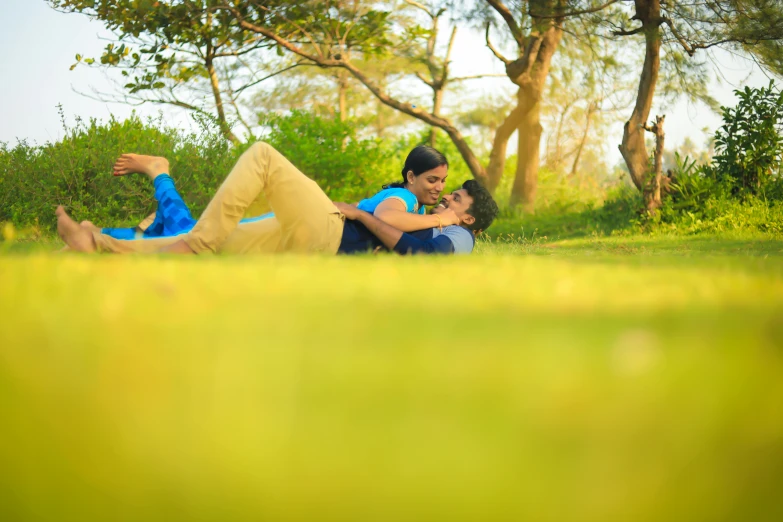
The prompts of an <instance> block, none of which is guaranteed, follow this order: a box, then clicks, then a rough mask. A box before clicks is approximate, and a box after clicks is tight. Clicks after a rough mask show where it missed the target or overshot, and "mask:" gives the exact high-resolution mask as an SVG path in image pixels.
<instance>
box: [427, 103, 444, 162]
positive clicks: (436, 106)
mask: <svg viewBox="0 0 783 522" xmlns="http://www.w3.org/2000/svg"><path fill="white" fill-rule="evenodd" d="M442 106H443V89H436V90H435V92H434V93H433V95H432V114H434V115H435V116H440V109H441V107H442ZM437 139H438V129H437V127H430V136H429V140H428V141H429V144H430V147H433V148H434V147H435V143H436V141H437Z"/></svg>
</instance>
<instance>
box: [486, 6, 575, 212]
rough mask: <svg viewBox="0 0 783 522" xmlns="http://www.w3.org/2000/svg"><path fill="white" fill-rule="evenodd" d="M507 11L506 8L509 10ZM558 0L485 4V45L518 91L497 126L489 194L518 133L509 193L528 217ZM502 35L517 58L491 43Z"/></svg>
mask: <svg viewBox="0 0 783 522" xmlns="http://www.w3.org/2000/svg"><path fill="white" fill-rule="evenodd" d="M509 6H511V7H509ZM561 6H562V2H561V1H560V0H531V1H521V2H515V3H513V4H512V3H509V4H508V5H507V4H506V3H504V2H502V1H501V0H486V7H487V9H485V12H489V13H492V15H493V16H491V17H487V22H486V29H485V33H486V42H487V46H488V47H489V48H490V50H491V51H492V53H493V54H494V55H495V56H496V57H497V58H498V60H500V61H502V62H503V64H504V66H505V70H506V75H507V76H508V78H509V80H511V82H513V83H514V84H515V85H516V86H517V87H518V89H517V94H516V98H517V99H516V107H515V108H514V109H513V110H512V111H511V112H510V113H509V114H508V115H507V116H506V119H505V120H504V121H503V123H502V124H501V125H500V127H498V130H497V132H496V134H495V140H494V143H493V146H492V153H491V154H490V158H489V166H488V168H487V178H488V185H489V188H490V190H493V191H494V189H495V188H496V187H497V186H498V184H499V183H500V178H501V176H502V175H503V170H504V168H505V163H506V155H507V144H508V140H509V139H510V138H511V135H512V134H513V133H514V131H518V133H517V169H516V175H515V177H514V184H513V186H512V189H511V199H510V203H511V205H517V204H521V205H522V208H523V209H524V210H526V211H528V212H532V211H533V210H534V206H535V198H536V188H537V185H538V167H539V163H540V150H541V136H542V133H543V127H542V126H541V102H542V98H543V96H544V90H545V85H546V80H547V77H548V75H549V69H550V67H551V65H552V57H553V56H554V55H555V52H556V51H557V48H558V46H559V45H560V40H561V39H562V38H563V23H564V17H563V16H560V15H559V14H557V13H556V12H555V9H557V8H558V7H561ZM493 28H495V29H496V30H502V31H503V32H504V33H505V34H506V36H507V37H510V38H508V39H510V40H511V41H512V42H513V45H514V47H515V53H516V55H517V56H516V57H515V58H513V59H511V58H507V57H506V56H505V55H504V54H503V53H502V52H501V51H499V50H498V49H497V48H496V47H495V46H494V45H493V44H492V41H491V30H492V29H493Z"/></svg>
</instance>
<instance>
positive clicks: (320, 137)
mask: <svg viewBox="0 0 783 522" xmlns="http://www.w3.org/2000/svg"><path fill="white" fill-rule="evenodd" d="M264 124H265V125H266V126H267V127H268V129H269V130H268V134H267V136H266V137H265V138H264V139H265V140H266V141H267V142H268V143H269V144H270V145H272V146H273V147H275V148H276V149H277V150H279V151H280V152H281V153H282V154H283V155H284V156H285V157H287V158H288V159H289V160H290V161H291V163H293V164H294V165H295V166H296V167H297V168H298V169H299V170H301V171H302V172H304V173H305V174H306V175H307V176H309V177H311V178H313V179H314V180H315V181H316V182H317V183H318V184H319V185H320V187H321V188H322V189H323V190H324V192H326V194H327V195H328V196H329V197H330V198H332V200H334V201H350V202H353V201H358V200H360V199H362V198H364V197H367V196H370V195H372V194H374V193H375V192H377V191H378V190H380V188H381V184H383V183H384V182H387V181H389V180H391V178H393V177H394V172H395V171H396V170H397V168H396V165H394V164H393V162H392V161H390V160H391V155H390V153H389V151H387V150H385V149H384V147H383V146H382V143H381V141H380V140H371V139H360V138H358V137H357V129H356V126H355V124H354V123H353V122H351V121H345V122H341V121H339V120H337V119H333V118H323V117H321V116H318V115H316V114H313V113H310V112H305V111H299V110H294V111H291V112H290V113H289V114H286V115H271V116H268V117H267V118H266V120H265V121H264ZM395 179H396V178H395Z"/></svg>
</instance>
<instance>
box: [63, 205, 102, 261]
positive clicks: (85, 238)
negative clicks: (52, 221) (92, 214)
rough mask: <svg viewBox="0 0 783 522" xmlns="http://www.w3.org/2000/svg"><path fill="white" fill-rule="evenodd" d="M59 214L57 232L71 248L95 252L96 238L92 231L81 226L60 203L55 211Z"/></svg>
mask: <svg viewBox="0 0 783 522" xmlns="http://www.w3.org/2000/svg"><path fill="white" fill-rule="evenodd" d="M54 213H55V215H57V233H58V234H60V237H61V238H62V240H63V241H65V244H66V245H68V246H69V247H70V248H71V250H75V251H76V252H95V240H94V239H93V238H92V232H90V231H88V230H87V229H85V228H82V227H81V226H79V223H77V222H76V221H74V220H73V219H71V216H69V215H68V214H67V213H66V212H65V209H64V208H63V207H62V205H60V206H59V207H57V210H56V211H55V212H54Z"/></svg>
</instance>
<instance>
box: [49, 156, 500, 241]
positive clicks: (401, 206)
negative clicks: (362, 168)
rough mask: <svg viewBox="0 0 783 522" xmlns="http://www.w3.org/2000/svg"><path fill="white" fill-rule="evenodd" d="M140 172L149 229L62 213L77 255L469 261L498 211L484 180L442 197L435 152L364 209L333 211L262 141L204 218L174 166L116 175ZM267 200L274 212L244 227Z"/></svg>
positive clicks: (444, 168)
mask: <svg viewBox="0 0 783 522" xmlns="http://www.w3.org/2000/svg"><path fill="white" fill-rule="evenodd" d="M131 173H143V174H147V175H148V176H149V177H150V178H152V180H153V183H154V185H155V197H156V199H157V200H158V209H157V212H156V214H155V217H154V220H152V222H151V223H149V220H146V221H148V223H147V224H145V223H142V224H141V225H140V227H141V228H143V229H144V230H143V231H141V230H140V229H138V228H137V229H113V228H103V229H101V228H98V227H96V226H94V225H93V224H92V223H89V222H86V221H84V222H82V223H81V224H79V223H76V222H75V221H74V220H73V219H71V217H70V216H68V214H67V213H66V212H65V210H64V209H63V207H62V206H60V207H58V208H57V231H58V233H59V234H60V237H61V238H62V239H63V240H64V241H65V243H66V244H67V245H68V247H69V248H70V249H71V250H76V251H79V252H96V251H97V252H114V253H134V252H136V253H155V252H158V253H177V254H201V253H204V252H221V253H272V252H301V253H304V252H307V253H314V252H322V253H327V254H335V253H338V252H339V253H356V252H368V251H373V250H377V249H379V248H380V249H388V250H392V251H395V252H398V253H400V254H408V253H428V254H432V253H443V254H451V253H460V254H462V253H470V252H471V251H472V250H473V246H474V243H475V235H476V234H477V233H479V232H480V231H482V230H486V229H487V227H489V225H490V224H491V223H492V220H493V219H494V218H495V216H496V215H497V212H498V207H497V205H496V204H495V202H494V200H493V199H492V196H490V194H489V192H487V190H486V189H485V188H484V187H482V186H481V185H480V184H479V183H478V182H477V181H474V180H470V181H467V182H465V183H464V184H463V186H462V188H460V189H458V190H455V191H454V192H452V193H451V194H449V195H445V196H443V198H442V199H440V194H441V191H442V190H443V184H444V181H445V179H446V176H447V174H448V162H447V161H446V158H445V157H444V156H443V154H441V153H440V152H438V151H437V150H435V149H433V148H431V147H426V146H419V147H416V148H415V149H413V150H412V151H411V152H410V154H408V157H407V159H406V160H405V166H404V168H403V169H402V177H403V182H402V183H395V184H392V185H391V186H388V187H387V188H385V189H384V190H382V191H381V192H379V193H377V194H376V195H375V196H373V197H372V198H369V199H365V200H363V201H361V202H360V203H359V204H358V205H357V206H353V205H348V204H345V203H333V202H332V201H331V200H329V198H328V197H327V196H326V194H324V192H323V191H322V190H321V189H320V187H318V185H317V184H316V183H315V182H314V181H313V180H311V179H309V178H307V177H306V176H305V175H304V174H302V173H301V172H299V170H297V168H296V167H294V166H293V165H292V164H291V163H290V162H289V161H288V160H287V159H286V158H285V157H284V156H283V155H282V154H280V153H279V152H278V151H276V150H275V149H274V148H273V147H272V146H270V145H269V144H267V143H262V142H259V143H255V144H254V145H252V146H251V147H250V148H249V149H248V150H247V151H246V152H245V153H244V154H242V156H241V157H240V158H239V160H238V161H237V163H236V165H235V166H234V168H233V169H232V170H231V173H230V174H229V175H228V177H227V178H226V179H225V181H223V184H222V185H221V186H220V188H219V189H218V191H217V193H216V194H215V196H214V197H213V198H212V200H211V201H210V202H209V205H207V208H206V210H204V213H203V214H202V215H201V217H200V218H199V219H198V220H195V219H193V217H192V216H191V214H190V211H189V210H188V207H187V206H186V205H185V202H184V201H183V200H182V198H181V197H180V195H179V193H178V192H177V191H176V189H175V187H174V182H173V180H172V179H171V177H169V175H168V173H169V163H168V161H167V160H166V159H165V158H161V157H155V156H142V155H137V154H124V155H122V156H121V157H120V159H119V160H117V163H116V164H115V165H114V172H113V174H114V175H115V176H121V175H125V174H131ZM262 192H263V193H264V195H265V196H266V199H267V201H268V202H269V204H270V206H271V207H272V210H273V211H274V213H270V214H265V215H263V216H259V217H255V218H249V219H242V217H243V216H244V214H245V211H246V210H247V208H248V207H249V206H250V204H251V203H252V202H253V201H254V200H255V199H256V198H257V197H258V195H259V194H261V193H262ZM439 199H440V202H439ZM436 203H438V205H437V206H436V207H435V208H434V209H433V210H432V214H424V205H435V204H436ZM345 218H348V220H349V221H345ZM145 225H146V226H145ZM134 238H135V239H134Z"/></svg>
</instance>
